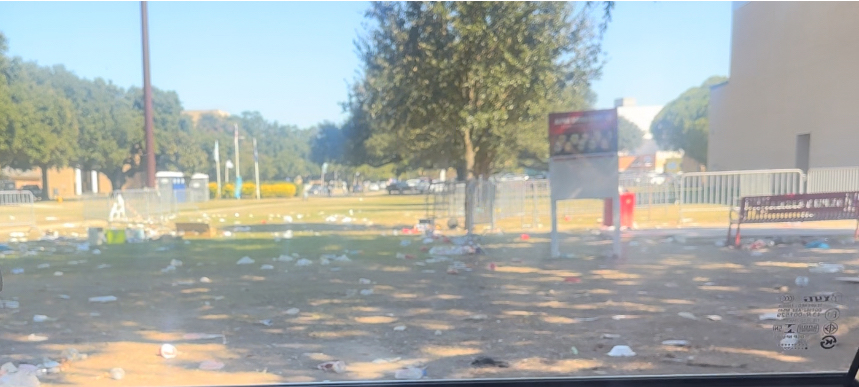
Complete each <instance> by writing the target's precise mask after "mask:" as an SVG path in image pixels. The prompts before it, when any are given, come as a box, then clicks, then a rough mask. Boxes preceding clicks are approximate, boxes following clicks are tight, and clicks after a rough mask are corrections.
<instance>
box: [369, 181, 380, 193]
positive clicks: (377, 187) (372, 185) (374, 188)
mask: <svg viewBox="0 0 859 387" xmlns="http://www.w3.org/2000/svg"><path fill="white" fill-rule="evenodd" d="M380 189H382V187H381V186H380V185H379V183H376V182H372V183H370V184H368V185H367V190H368V191H378V190H380Z"/></svg>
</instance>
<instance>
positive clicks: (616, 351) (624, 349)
mask: <svg viewBox="0 0 859 387" xmlns="http://www.w3.org/2000/svg"><path fill="white" fill-rule="evenodd" d="M607 355H609V356H611V357H629V356H635V352H633V351H632V348H630V347H629V346H626V345H615V346H614V347H612V348H611V351H609V352H608V354H607Z"/></svg>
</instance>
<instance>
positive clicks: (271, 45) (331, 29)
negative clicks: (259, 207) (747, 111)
mask: <svg viewBox="0 0 859 387" xmlns="http://www.w3.org/2000/svg"><path fill="white" fill-rule="evenodd" d="M366 7H367V3H365V2H312V3H311V2H150V3H149V29H150V46H151V64H152V83H153V85H155V86H157V87H159V88H162V89H168V90H176V91H177V92H178V93H179V96H180V98H181V99H182V102H183V105H184V107H185V108H186V109H189V110H190V109H221V110H226V111H228V112H230V113H234V114H237V113H240V112H242V111H245V110H258V111H260V112H261V113H262V114H263V115H264V116H265V117H266V118H268V119H271V120H277V121H279V122H281V123H284V124H293V125H297V126H299V127H309V126H311V125H314V124H316V123H318V122H321V121H323V120H331V121H335V122H339V121H341V120H343V119H344V118H345V116H344V115H343V113H342V111H341V108H340V105H339V103H340V102H342V101H344V100H345V99H346V95H347V83H348V82H349V81H350V80H352V79H354V78H355V76H356V71H357V69H358V66H359V62H358V59H357V57H356V55H355V50H354V46H353V41H354V39H355V38H356V36H357V34H358V33H359V32H360V31H362V26H361V23H362V21H363V11H364V10H365V9H366ZM730 30H731V3H730V2H715V3H711V2H689V3H686V2H650V1H648V2H619V3H618V4H617V6H616V8H615V11H614V14H613V20H612V22H611V24H610V25H609V29H608V31H607V32H606V35H605V38H604V42H603V43H604V44H603V48H604V51H605V54H606V59H607V63H606V66H605V68H604V71H603V76H602V79H601V80H599V81H597V82H595V83H594V85H593V86H594V90H595V91H596V93H597V96H598V103H597V105H598V107H611V106H612V103H613V101H614V99H615V98H618V97H634V98H637V99H638V103H639V104H640V105H657V104H665V103H667V102H668V101H670V100H671V99H673V98H675V97H676V96H678V95H679V94H680V93H682V92H683V91H684V90H686V89H688V88H689V87H692V86H695V85H698V84H700V83H701V82H703V81H704V79H706V78H707V77H709V76H711V75H728V67H729V56H730ZM0 32H3V34H4V35H6V38H7V39H8V40H9V54H11V55H14V56H21V57H23V58H25V59H28V60H35V61H37V62H38V63H39V64H42V65H51V64H63V65H65V66H66V67H67V68H68V69H70V70H72V71H74V72H75V73H77V74H78V75H80V76H83V77H86V78H95V77H102V78H105V79H108V80H111V81H113V82H114V83H115V84H118V85H120V86H123V87H128V86H131V85H137V86H139V85H141V84H142V75H141V74H142V72H141V66H142V65H141V48H140V4H139V3H138V2H0Z"/></svg>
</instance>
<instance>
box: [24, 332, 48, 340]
mask: <svg viewBox="0 0 859 387" xmlns="http://www.w3.org/2000/svg"><path fill="white" fill-rule="evenodd" d="M47 339H48V337H47V336H40V335H37V334H35V333H31V334H30V335H29V336H27V341H35V342H39V341H45V340H47Z"/></svg>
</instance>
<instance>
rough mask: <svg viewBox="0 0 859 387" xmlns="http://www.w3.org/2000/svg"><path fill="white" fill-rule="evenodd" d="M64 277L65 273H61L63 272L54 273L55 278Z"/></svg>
mask: <svg viewBox="0 0 859 387" xmlns="http://www.w3.org/2000/svg"><path fill="white" fill-rule="evenodd" d="M62 275H63V272H61V271H55V272H54V277H61V276H62Z"/></svg>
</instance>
